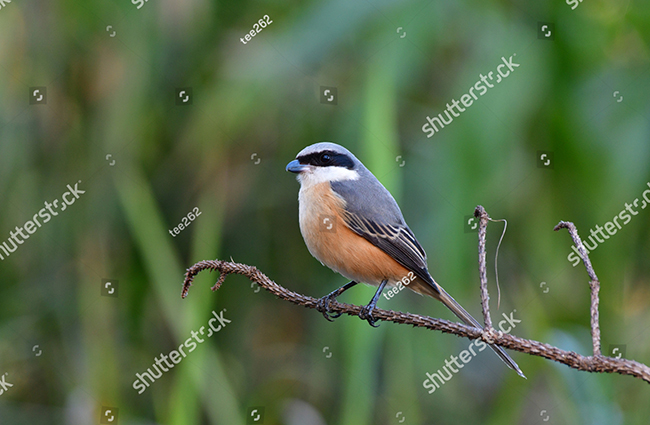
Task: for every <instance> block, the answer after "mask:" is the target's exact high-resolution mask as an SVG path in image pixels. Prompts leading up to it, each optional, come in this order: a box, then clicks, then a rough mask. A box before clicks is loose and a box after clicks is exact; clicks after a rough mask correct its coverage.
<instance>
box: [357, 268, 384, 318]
mask: <svg viewBox="0 0 650 425" xmlns="http://www.w3.org/2000/svg"><path fill="white" fill-rule="evenodd" d="M387 283H388V279H384V280H382V281H381V284H380V285H379V288H378V289H377V292H375V295H374V296H373V297H372V300H370V304H368V305H367V306H364V307H362V308H361V312H360V313H359V317H360V318H362V319H363V320H367V321H368V323H370V326H372V327H375V328H377V327H379V325H375V321H376V320H375V319H374V318H373V317H372V311H373V310H374V309H375V306H376V305H377V300H378V299H379V297H380V296H381V291H383V290H384V288H385V287H386V284H387Z"/></svg>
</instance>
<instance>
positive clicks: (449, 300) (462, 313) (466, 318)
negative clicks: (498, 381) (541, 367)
mask: <svg viewBox="0 0 650 425" xmlns="http://www.w3.org/2000/svg"><path fill="white" fill-rule="evenodd" d="M432 280H433V279H432ZM413 283H415V282H413ZM413 283H411V285H413ZM418 283H419V282H418ZM434 285H435V286H434ZM411 289H413V290H415V291H416V292H424V293H426V294H427V295H430V296H432V297H434V298H436V299H438V300H440V302H442V303H443V304H444V305H446V306H447V308H448V309H449V310H451V311H452V312H453V313H454V314H455V315H456V316H458V318H459V319H460V320H462V321H463V322H465V324H466V325H468V326H474V327H476V328H479V329H483V326H482V325H481V324H480V323H479V322H478V321H477V320H476V319H475V318H473V317H472V315H471V314H469V313H468V312H467V310H465V309H464V308H463V307H462V306H461V305H460V304H458V302H456V300H455V299H454V298H453V297H452V296H451V295H449V294H448V293H447V292H446V291H445V290H444V289H442V286H440V285H438V284H437V283H435V281H434V284H433V285H430V284H427V283H425V284H420V285H417V286H416V287H413V288H411ZM488 345H489V346H490V348H491V349H492V351H494V352H495V353H496V355H497V356H499V358H500V359H501V360H503V362H504V363H505V364H506V365H507V366H508V367H509V368H510V369H512V370H514V371H515V372H517V374H518V375H519V376H521V377H522V378H526V376H525V375H524V373H523V372H522V371H521V369H519V366H518V365H517V363H515V361H514V360H512V358H511V357H510V356H509V355H508V354H507V353H506V352H505V350H504V349H503V348H501V347H499V346H496V345H490V344H488Z"/></svg>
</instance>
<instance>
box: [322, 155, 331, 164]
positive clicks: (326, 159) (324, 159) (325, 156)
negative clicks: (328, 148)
mask: <svg viewBox="0 0 650 425" xmlns="http://www.w3.org/2000/svg"><path fill="white" fill-rule="evenodd" d="M320 160H321V162H323V163H324V164H327V163H328V162H330V161H331V160H332V157H331V156H329V155H328V154H326V153H324V154H322V155H321V157H320Z"/></svg>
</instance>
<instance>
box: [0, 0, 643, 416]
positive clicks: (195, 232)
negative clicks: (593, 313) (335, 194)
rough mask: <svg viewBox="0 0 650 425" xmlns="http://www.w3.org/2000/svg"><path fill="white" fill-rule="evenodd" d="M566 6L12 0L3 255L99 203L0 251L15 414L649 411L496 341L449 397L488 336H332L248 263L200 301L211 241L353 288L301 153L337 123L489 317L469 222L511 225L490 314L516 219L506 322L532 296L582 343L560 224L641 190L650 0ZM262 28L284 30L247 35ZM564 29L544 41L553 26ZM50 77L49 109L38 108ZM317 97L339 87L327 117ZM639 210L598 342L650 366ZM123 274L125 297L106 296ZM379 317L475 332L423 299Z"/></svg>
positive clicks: (619, 388) (226, 254)
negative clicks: (318, 213)
mask: <svg viewBox="0 0 650 425" xmlns="http://www.w3.org/2000/svg"><path fill="white" fill-rule="evenodd" d="M576 4H577V6H574V8H573V9H572V7H571V6H570V5H569V4H566V3H565V2H562V1H557V2H538V3H531V2H525V1H488V2H485V1H476V0H475V1H471V0H467V1H446V0H434V1H429V0H426V1H395V0H387V1H374V0H367V1H356V2H355V1H352V2H350V1H343V0H326V1H290V2H281V1H240V2H216V1H210V0H183V1H173V0H156V1H154V0H151V1H148V2H146V3H144V2H143V3H142V4H141V7H140V8H138V6H137V4H133V3H131V2H129V1H127V0H121V1H119V2H117V1H109V0H95V1H93V2H82V1H73V0H58V1H44V0H13V1H12V2H11V3H4V4H2V7H1V8H0V242H3V241H6V240H7V239H8V238H9V232H10V231H12V230H14V228H15V226H22V225H23V224H24V223H25V222H26V221H27V220H29V219H30V218H31V217H32V216H33V215H34V214H35V213H37V212H38V211H39V210H40V209H41V208H43V205H44V202H45V201H48V202H52V201H53V200H54V199H60V197H61V195H62V194H63V193H64V192H65V191H66V190H67V189H66V185H68V184H72V185H74V183H75V182H78V181H81V183H80V184H79V188H80V189H81V190H85V193H84V194H83V195H81V197H80V198H79V199H77V200H76V202H75V203H74V204H73V205H71V206H70V207H68V208H67V209H66V211H63V212H61V213H60V214H59V215H58V216H57V217H54V218H53V219H52V220H51V221H50V222H48V223H46V224H44V225H43V227H41V228H40V229H39V230H38V231H37V232H36V233H34V234H32V235H31V237H30V238H29V239H28V240H25V242H24V244H22V245H20V246H19V247H18V249H17V250H16V251H15V252H13V253H12V254H11V255H10V256H9V257H7V258H5V259H4V260H2V261H0V282H1V283H0V375H4V380H5V381H4V382H7V383H10V384H12V385H13V386H11V387H7V388H6V389H5V391H4V392H3V393H2V394H0V423H2V424H11V425H14V424H70V425H76V424H79V425H81V424H84V425H85V424H95V423H97V424H99V423H100V416H101V413H102V411H103V410H102V408H104V409H105V408H107V407H110V408H111V409H113V410H112V411H113V412H116V413H117V412H119V415H118V416H117V417H116V418H115V420H114V422H110V423H119V424H168V425H173V424H228V425H239V424H246V423H264V424H288V425H320V424H341V425H363V424H399V423H403V424H458V423H463V424H569V423H571V424H608V425H612V424H646V423H647V418H648V416H649V415H650V406H649V405H648V403H647V400H648V394H649V393H650V387H649V386H648V384H647V383H645V382H643V381H641V380H638V379H634V378H632V377H629V376H620V375H604V374H600V375H596V374H589V373H586V372H578V371H575V370H571V369H569V368H567V367H566V366H563V365H558V364H554V363H553V362H550V361H547V360H544V359H541V358H539V357H531V356H527V355H523V354H519V353H512V356H513V357H514V359H515V360H516V361H517V362H518V363H519V365H520V366H521V368H522V369H523V371H524V372H525V373H526V375H527V377H528V379H527V380H524V379H521V378H519V377H518V376H517V375H516V374H515V373H514V372H512V371H510V370H509V369H507V368H506V367H505V366H504V365H503V364H502V363H500V362H499V360H498V359H497V357H496V356H494V355H493V354H492V353H490V351H489V350H486V351H484V352H482V353H480V354H479V355H478V356H477V357H476V358H475V359H473V360H472V361H471V362H470V363H469V364H468V365H467V366H466V367H464V368H463V369H462V370H461V371H460V372H459V373H458V374H455V375H454V376H453V378H452V379H451V380H449V382H447V383H446V384H445V385H443V386H441V387H440V388H438V389H437V390H436V391H435V392H434V393H432V394H429V393H428V390H427V389H425V388H424V387H423V381H424V380H425V379H427V377H426V375H425V374H426V373H427V372H429V373H432V372H435V371H437V370H438V369H441V368H442V367H443V366H444V361H445V360H446V359H449V358H450V356H452V355H455V356H458V355H459V353H460V352H461V351H462V350H463V349H466V348H467V346H468V345H469V341H468V340H466V339H461V338H457V337H454V336H450V335H445V334H441V333H438V332H431V331H427V330H424V329H416V328H412V327H409V326H403V325H396V324H393V323H382V324H381V326H380V327H379V328H377V329H374V328H371V327H370V326H368V324H367V323H366V322H363V321H361V320H359V319H358V318H354V317H341V318H339V319H338V320H336V321H335V322H334V323H330V322H327V321H326V320H325V319H324V318H323V317H322V316H321V315H320V314H319V313H318V312H316V311H315V310H310V309H304V308H302V307H298V306H295V305H293V304H290V303H288V302H285V301H282V300H279V299H277V298H275V297H274V296H272V295H270V294H269V293H267V292H265V291H258V292H256V288H255V287H254V286H253V287H252V286H251V283H250V282H249V281H247V280H246V279H245V278H243V277H241V276H230V277H229V278H228V279H227V280H226V282H225V284H224V285H223V286H222V288H221V289H220V290H219V291H218V292H216V293H212V292H211V291H210V290H209V287H210V286H211V285H212V284H213V283H214V282H215V280H216V278H217V276H216V274H214V273H213V274H210V273H207V272H205V273H204V274H201V275H199V277H198V278H197V280H196V282H195V285H194V286H193V287H192V290H191V291H190V294H189V297H188V298H187V299H185V300H181V297H180V290H181V284H182V281H183V273H184V270H185V269H186V268H187V267H189V266H190V265H192V264H193V263H195V262H197V261H200V260H204V259H214V258H220V259H230V258H232V259H234V260H235V261H238V262H242V263H246V264H250V265H255V266H256V267H258V268H259V269H260V270H261V271H263V272H264V273H266V274H267V275H268V276H269V277H270V278H271V279H273V280H275V281H276V282H278V283H280V284H281V285H283V286H286V287H287V288H289V289H292V290H295V291H298V292H301V293H304V294H307V295H311V296H317V297H320V296H322V295H325V294H326V293H328V292H330V291H332V290H333V289H335V288H337V287H338V286H340V285H342V284H343V283H345V282H346V281H345V279H344V278H343V277H341V276H339V275H336V274H335V273H333V272H331V271H330V270H329V269H327V268H325V267H323V266H322V265H321V264H320V263H319V262H318V261H317V260H315V259H313V258H312V257H311V256H310V254H309V252H308V251H307V249H306V247H305V245H304V243H303V241H302V237H301V235H300V231H299V228H298V203H297V194H298V189H299V185H298V183H297V182H296V181H295V178H294V176H293V175H290V174H289V173H287V172H285V170H284V167H285V165H286V164H287V163H288V162H289V161H290V160H291V159H293V158H294V157H295V155H296V153H297V152H298V151H300V150H301V149H302V148H303V147H305V146H307V145H309V144H312V143H315V142H318V141H322V140H331V141H335V142H337V143H340V144H342V145H344V146H346V147H347V148H349V149H350V150H351V151H352V152H354V153H355V154H356V155H357V156H358V157H359V158H360V159H361V160H362V161H363V162H364V163H365V164H366V166H368V168H369V169H370V170H371V171H373V172H374V174H375V175H376V176H377V177H378V178H379V180H380V181H381V182H382V183H383V184H384V185H385V186H386V187H387V188H388V189H389V190H390V191H391V192H392V193H393V195H394V196H395V198H396V199H397V201H398V202H399V203H400V205H401V207H402V210H403V212H404V215H405V218H406V220H407V222H408V223H409V225H410V227H411V228H412V229H413V231H414V232H415V234H416V235H417V236H418V239H419V240H420V242H421V243H422V245H423V247H424V248H425V250H426V251H427V253H428V256H429V266H430V270H431V273H432V275H433V276H434V277H435V278H436V280H437V281H438V282H440V283H441V284H442V285H443V286H444V287H445V288H446V289H447V291H448V292H450V293H451V294H452V295H453V296H454V297H455V298H456V299H457V300H458V301H459V302H460V303H461V304H463V305H464V306H465V307H466V308H467V309H468V310H469V311H470V312H472V313H473V314H474V315H475V316H476V317H478V318H480V303H479V291H478V288H479V287H478V271H477V235H476V233H474V232H472V231H471V229H468V227H467V224H466V217H467V216H469V215H471V214H472V212H473V209H474V207H475V206H476V205H477V204H481V205H484V206H485V207H486V209H487V211H488V213H489V214H490V215H491V216H492V217H495V218H506V219H508V223H509V225H508V231H507V233H506V236H505V238H504V240H503V243H502V246H501V250H500V255H499V272H500V273H499V278H500V285H501V303H500V306H499V307H498V308H497V305H496V304H497V303H496V300H497V296H496V285H495V279H494V271H493V270H494V262H493V261H494V253H495V248H496V245H497V242H498V239H499V236H500V234H501V230H502V225H501V224H498V223H497V224H490V226H489V228H488V255H489V262H490V263H489V269H490V276H489V278H490V290H491V294H492V312H493V317H496V316H500V315H501V314H506V315H509V314H510V313H511V312H513V311H515V310H516V311H515V312H514V317H515V318H517V319H519V320H521V323H518V324H517V327H516V328H515V329H514V330H513V333H514V334H516V335H518V336H522V337H525V338H531V339H536V340H539V341H543V342H548V343H551V344H554V345H557V346H559V347H561V348H563V349H568V350H574V351H577V352H579V353H582V354H586V355H588V354H590V353H591V339H590V333H589V332H590V331H589V287H588V279H587V275H586V273H585V270H584V267H583V266H582V264H580V265H578V266H577V267H573V266H572V264H571V263H570V262H569V261H568V260H567V256H568V255H569V253H570V252H571V248H570V247H571V241H570V238H569V235H568V233H566V231H562V232H553V231H552V229H553V226H554V225H555V224H557V223H558V221H560V220H570V221H574V222H575V223H576V225H577V226H578V229H579V231H580V233H581V235H582V236H584V237H586V236H588V235H589V229H592V228H595V226H596V225H600V226H603V225H604V224H605V223H606V222H607V221H611V220H612V218H613V217H614V216H616V215H618V214H619V212H620V211H622V210H624V209H625V203H628V204H631V203H632V202H634V200H635V199H637V198H638V199H641V198H642V194H643V192H644V191H645V190H648V189H649V187H648V182H650V125H649V118H650V103H649V101H648V99H650V73H649V72H648V71H649V69H650V67H649V65H650V60H649V54H648V53H649V51H650V49H649V44H650V2H648V1H647V0H641V1H634V2H632V1H628V0H624V1H614V0H594V1H591V0H589V1H585V2H583V3H576ZM264 15H268V16H269V18H270V20H272V21H273V22H272V23H271V24H270V25H268V26H267V27H266V28H264V29H263V30H262V31H261V32H260V33H259V34H257V35H256V36H255V37H254V38H253V39H252V40H251V41H249V42H248V43H246V44H244V43H242V42H241V41H240V38H242V37H244V35H245V34H246V33H247V32H248V31H250V30H251V29H252V28H253V25H254V24H255V23H256V22H258V20H259V19H261V18H262V17H263V16H264ZM544 23H547V24H552V26H551V27H550V28H552V34H551V35H550V36H549V37H548V38H545V37H543V36H542V38H539V36H540V27H541V25H542V24H544ZM512 55H516V56H514V58H513V59H514V62H516V63H518V64H520V66H519V67H518V68H516V70H515V71H514V72H513V73H512V74H511V75H510V76H508V77H507V78H506V79H504V80H503V81H502V82H501V83H500V84H498V85H496V86H495V87H494V88H493V89H490V90H489V91H488V92H487V93H486V94H485V95H484V96H482V97H480V98H479V100H478V101H476V102H475V103H474V104H473V105H472V106H471V107H470V108H468V109H467V110H466V111H465V112H463V113H462V114H461V115H460V116H459V117H457V118H455V119H454V121H453V122H452V123H451V124H449V125H448V126H447V127H445V128H444V129H442V130H441V131H439V132H438V133H436V134H435V135H433V137H431V138H427V137H426V134H425V133H423V131H422V126H423V125H424V124H425V123H426V116H427V115H431V116H433V115H437V114H438V113H440V112H442V111H443V110H444V108H445V104H446V103H447V102H451V100H452V99H459V98H460V96H461V95H462V94H464V93H467V92H468V90H469V88H470V87H471V86H473V85H474V84H475V83H476V81H478V80H479V74H480V73H483V74H486V73H488V72H490V71H495V70H496V66H497V65H499V64H500V63H501V61H502V59H501V58H502V57H505V58H506V59H507V58H509V57H510V56H512ZM33 87H46V89H47V98H46V104H30V99H31V98H30V92H31V91H32V90H31V89H30V88H33ZM321 87H335V88H336V90H337V97H336V104H333V103H334V102H332V103H327V102H325V103H323V102H322V99H321V95H322V90H323V89H321ZM187 88H190V89H191V101H189V102H187V103H186V104H183V103H182V102H180V103H179V101H178V99H177V94H178V92H179V90H181V89H187ZM538 151H544V152H552V156H553V161H552V164H551V166H548V167H543V166H542V167H540V165H539V161H538ZM639 203H640V202H639ZM196 207H198V208H199V211H200V212H201V215H200V216H198V217H196V219H195V220H194V221H193V222H192V223H191V224H190V225H189V226H188V227H187V228H186V229H185V230H183V231H182V232H181V233H180V234H179V235H178V236H172V235H171V234H170V233H169V230H170V229H173V228H174V227H175V226H178V223H180V222H182V218H183V217H184V216H187V214H188V213H190V212H192V211H193V210H194V208H196ZM637 210H639V212H638V215H635V216H633V217H632V219H631V221H630V222H629V223H628V224H627V225H625V226H624V227H623V228H622V229H621V230H619V231H618V233H617V234H616V235H614V236H612V237H611V238H610V239H608V240H606V241H605V242H604V243H603V244H601V245H600V246H599V247H598V248H597V249H596V250H595V251H594V252H593V253H592V255H591V259H592V261H593V264H594V267H595V270H596V272H597V273H598V276H599V278H600V280H601V281H602V288H601V302H600V314H601V315H600V319H601V322H600V323H601V328H602V340H603V341H602V342H603V351H604V352H606V353H607V354H611V351H612V349H613V348H615V347H614V346H616V347H619V352H621V350H624V351H625V356H626V357H628V358H632V359H635V360H637V361H640V362H644V363H646V364H647V363H649V362H650V332H649V328H650V310H649V309H648V306H649V305H650V288H649V283H650V282H649V279H650V262H649V261H648V257H649V255H650V241H649V235H650V220H649V218H650V211H649V210H650V209H643V210H642V209H640V208H638V207H637ZM470 227H471V226H470ZM105 280H109V281H111V282H114V283H115V287H116V288H117V289H118V292H117V297H109V296H102V291H101V288H102V285H103V284H104V282H105ZM373 293H374V288H370V287H366V286H359V287H355V288H354V289H353V290H351V291H350V292H349V293H346V294H345V295H344V296H342V297H341V300H342V301H346V302H350V303H359V304H361V303H364V304H365V303H367V302H368V301H369V300H370V298H371V297H372V295H373ZM379 306H380V307H382V308H388V309H395V310H402V311H410V312H417V313H420V314H426V315H431V316H435V317H443V318H446V319H454V320H455V318H454V317H453V316H452V314H451V313H450V312H449V311H447V310H446V309H445V308H444V307H443V306H442V305H440V304H439V303H437V302H435V301H433V300H431V299H428V298H426V299H425V298H423V297H420V296H418V295H416V294H414V293H411V292H410V291H403V292H401V293H399V294H398V295H397V296H395V297H393V298H392V299H390V300H386V299H385V298H382V299H381V300H380V301H379ZM222 310H225V312H224V316H225V317H226V318H227V319H229V320H231V323H229V324H228V325H227V326H226V327H225V328H223V329H222V330H221V331H220V332H218V333H216V334H214V335H213V336H212V337H211V338H209V339H207V340H206V341H205V342H204V343H203V344H199V345H198V347H197V349H196V350H194V351H193V352H192V353H189V354H188V356H187V358H185V359H184V360H183V361H182V362H181V363H180V364H178V365H176V366H175V367H174V368H173V369H171V370H170V371H169V372H167V373H165V374H163V376H162V377H161V378H160V379H158V380H157V381H156V382H155V383H154V384H152V385H151V386H150V387H149V388H147V390H146V391H145V392H144V393H143V394H138V392H137V391H136V390H135V389H134V388H133V387H132V384H133V382H134V380H135V379H136V378H135V374H136V373H142V372H144V371H145V370H146V369H147V368H150V367H151V366H152V364H153V363H154V358H155V357H156V356H160V354H161V353H165V354H168V353H169V352H170V351H171V350H173V349H174V348H175V347H178V345H179V344H182V343H183V341H185V340H186V339H188V338H190V337H191V332H192V331H193V330H194V331H196V330H198V329H199V328H200V327H201V326H206V325H207V322H208V320H209V319H210V318H211V317H212V312H213V311H214V312H216V313H219V312H220V311H222ZM608 350H609V351H608ZM116 408H117V409H119V410H115V409H116ZM255 408H257V409H258V413H259V412H262V410H263V417H261V418H260V419H259V420H258V422H252V420H253V419H254V418H252V417H250V412H251V410H252V409H255ZM262 408H263V409H262ZM105 420H106V418H104V423H108V422H105ZM261 421H263V422H261Z"/></svg>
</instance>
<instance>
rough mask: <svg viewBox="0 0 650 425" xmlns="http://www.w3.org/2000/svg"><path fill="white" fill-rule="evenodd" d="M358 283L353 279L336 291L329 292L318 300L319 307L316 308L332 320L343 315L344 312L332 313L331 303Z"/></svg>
mask: <svg viewBox="0 0 650 425" xmlns="http://www.w3.org/2000/svg"><path fill="white" fill-rule="evenodd" d="M356 284H357V282H355V281H354V280H353V281H351V282H349V283H346V284H345V285H343V286H341V287H340V288H339V289H337V290H336V291H332V292H330V293H329V294H327V295H325V296H324V297H323V298H321V299H319V300H318V307H316V309H317V310H318V311H320V312H321V313H323V316H325V318H326V319H327V320H329V321H330V322H332V321H333V320H332V319H336V318H337V317H339V316H341V314H342V313H336V314H330V303H331V302H332V301H336V297H338V296H339V295H341V294H342V293H344V292H345V291H347V290H348V289H350V288H352V287H353V286H354V285H356Z"/></svg>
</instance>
